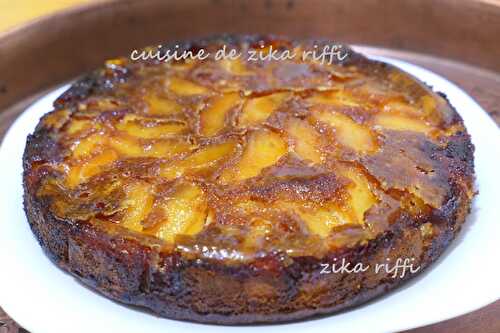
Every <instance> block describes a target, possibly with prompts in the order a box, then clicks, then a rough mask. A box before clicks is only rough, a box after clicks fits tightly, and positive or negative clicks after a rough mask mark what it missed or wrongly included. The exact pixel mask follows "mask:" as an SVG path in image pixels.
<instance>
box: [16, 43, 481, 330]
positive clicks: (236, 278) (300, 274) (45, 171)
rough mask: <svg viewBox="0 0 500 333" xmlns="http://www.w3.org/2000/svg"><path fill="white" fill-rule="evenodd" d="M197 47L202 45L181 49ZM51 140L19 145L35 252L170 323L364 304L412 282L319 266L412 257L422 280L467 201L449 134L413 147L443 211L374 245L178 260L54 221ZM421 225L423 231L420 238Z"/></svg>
mask: <svg viewBox="0 0 500 333" xmlns="http://www.w3.org/2000/svg"><path fill="white" fill-rule="evenodd" d="M273 38H274V37H266V40H273ZM260 39H261V38H260V37H231V38H230V39H229V40H230V41H231V42H232V43H238V42H240V41H244V40H256V41H257V40H260ZM226 40H228V39H226ZM200 43H201V44H200ZM204 43H209V42H207V41H197V42H192V43H188V44H187V45H189V47H192V46H193V45H201V46H203V45H204ZM349 64H358V65H360V66H371V64H375V62H371V61H368V60H366V59H365V58H364V57H362V56H360V55H357V54H354V53H353V55H352V56H351V57H350V59H349ZM374 66H375V65H374ZM376 66H383V67H385V66H387V65H380V64H378V65H376ZM128 75H129V73H128V72H127V70H124V69H120V70H118V71H113V72H105V71H104V72H103V71H98V72H95V73H94V74H92V75H90V76H89V77H87V78H84V79H82V80H81V81H79V82H77V83H75V84H74V85H73V86H72V87H71V88H70V89H69V90H68V91H67V92H66V93H64V94H63V95H62V96H61V97H60V98H59V99H58V100H57V101H56V102H55V103H54V106H55V109H56V110H62V109H71V108H74V107H75V105H76V104H77V103H78V102H79V101H81V100H83V99H85V98H87V97H89V96H91V95H92V94H95V93H96V92H98V91H100V90H106V89H113V87H114V85H115V84H119V82H122V81H125V80H127V77H128ZM449 110H450V111H449V112H450V114H451V116H450V117H449V118H448V122H449V124H455V125H456V124H459V125H460V126H462V125H463V123H462V120H461V118H460V116H459V115H458V114H457V113H456V112H455V111H454V110H453V108H452V107H451V106H449ZM450 126H451V125H450ZM50 131H51V128H48V127H47V126H46V125H44V124H43V123H40V124H39V126H38V127H37V129H36V130H35V132H34V133H33V134H32V135H30V136H29V137H28V141H27V147H26V150H25V154H24V157H23V165H24V190H25V195H24V205H25V211H26V215H27V217H28V221H29V223H30V226H31V229H32V231H33V232H34V234H35V236H36V237H37V239H38V241H39V242H40V244H41V246H42V248H43V249H44V250H45V252H46V253H47V255H48V256H49V257H50V259H51V260H52V261H53V262H54V263H55V264H56V265H57V266H59V267H60V268H61V269H63V270H64V271H66V272H69V273H71V274H72V275H74V276H75V277H76V278H77V279H78V280H80V281H82V282H83V283H84V284H86V285H88V286H90V287H91V288H92V289H94V290H96V291H98V292H100V293H102V294H104V295H106V296H108V297H110V298H112V299H114V300H117V301H120V302H123V303H126V304H131V305H137V306H141V307H145V308H148V309H150V310H151V311H153V312H155V313H157V314H159V315H161V316H165V317H168V318H173V319H180V320H190V321H197V322H205V323H217V324H243V323H260V322H262V323H264V322H267V323H271V322H272V323H276V322H283V321H290V320H298V319H302V318H306V317H310V316H313V315H319V314H328V313H333V312H336V311H339V310H341V309H345V308H347V307H351V306H355V305H357V304H360V303H363V302H365V301H367V300H369V299H372V298H374V297H376V296H378V295H381V294H383V293H386V292H387V291H388V290H390V289H392V288H394V287H396V286H397V285H399V284H400V283H401V282H403V281H404V280H406V279H407V278H409V277H411V276H412V275H411V274H407V275H405V276H404V277H403V278H401V277H399V276H398V277H395V278H393V277H392V274H391V273H388V272H379V273H375V272H374V270H373V269H369V270H367V271H366V272H364V273H355V274H346V273H343V274H333V273H332V274H321V270H322V268H323V266H322V264H325V263H329V264H332V263H334V262H335V261H337V262H338V261H341V260H342V259H345V261H346V262H350V263H363V264H365V265H369V266H370V267H374V266H375V265H376V264H378V263H383V262H385V261H386V260H387V259H390V260H392V261H395V260H396V259H397V258H414V259H415V260H414V261H413V262H412V264H413V266H414V267H420V271H422V270H423V269H425V268H426V267H428V266H429V265H430V264H431V263H432V262H433V261H435V260H436V259H437V258H438V257H439V256H440V255H441V254H442V253H443V251H444V249H445V248H446V247H447V246H448V245H449V243H450V242H451V241H452V240H453V238H454V237H455V236H456V235H457V233H458V232H459V230H460V228H461V226H462V224H463V223H464V221H465V218H466V216H467V214H468V212H469V210H470V205H471V200H472V192H473V185H472V184H473V177H474V169H473V150H474V148H473V145H472V143H471V141H470V137H469V135H468V134H467V133H466V131H465V130H463V131H458V132H457V133H455V134H453V135H451V136H450V137H449V139H448V141H447V142H446V144H445V145H437V144H436V145H435V144H432V143H431V142H429V141H426V140H422V141H421V142H420V143H419V144H418V145H417V148H416V151H417V153H418V154H420V155H421V156H424V157H425V158H427V159H429V160H430V161H433V162H434V163H435V164H436V171H437V172H438V173H439V172H440V173H441V175H440V177H441V178H440V180H439V181H442V182H445V183H443V184H442V186H441V188H443V189H444V190H445V191H446V193H445V194H444V197H445V198H446V199H445V200H444V201H443V203H442V204H441V205H440V206H439V207H431V208H429V207H430V206H428V205H426V209H425V210H423V211H420V212H419V214H417V215H412V214H410V213H409V212H405V211H401V210H398V211H397V213H395V214H392V215H391V216H385V218H386V220H388V221H385V223H383V224H381V228H382V229H381V230H380V232H379V233H377V234H376V235H375V236H374V237H373V239H369V240H368V241H366V242H356V243H355V244H354V245H351V244H349V245H345V246H340V247H337V248H333V249H329V250H328V251H326V252H325V253H320V254H318V255H317V256H316V255H304V256H301V255H299V256H288V255H287V254H285V253H283V252H280V251H271V252H261V253H258V255H255V257H253V258H251V259H249V260H244V261H234V260H233V261H231V260H226V259H225V258H222V259H221V258H218V257H208V256H201V255H198V254H195V255H186V254H185V253H183V252H181V251H178V250H177V249H171V248H170V249H168V248H167V249H165V248H163V247H162V242H161V241H160V240H158V239H155V238H154V237H151V236H147V235H138V234H137V233H134V232H132V231H129V230H126V229H124V228H121V227H120V226H115V225H111V226H106V227H103V226H100V225H96V224H91V223H87V222H86V221H80V220H75V219H70V218H68V219H63V218H60V217H57V216H56V215H55V214H54V212H53V210H52V209H51V203H52V201H51V200H52V199H51V197H50V196H44V197H41V196H39V195H38V192H39V190H40V188H41V186H42V183H43V180H44V179H46V178H47V177H49V176H50V175H52V174H53V173H54V170H52V169H51V168H50V167H48V166H47V162H57V161H59V160H60V159H61V158H62V155H61V147H60V143H59V142H57V141H55V140H54V139H53V136H51V135H50ZM397 138H398V137H397V136H393V137H391V139H392V140H396V139H397ZM399 139H400V140H408V138H406V137H400V138H399ZM387 147H388V148H387V149H389V146H387ZM417 153H415V154H417ZM363 163H364V164H365V166H367V168H368V169H369V170H371V171H374V172H373V173H374V174H376V175H378V176H379V177H381V178H383V177H384V175H383V172H382V171H381V170H380V169H378V160H377V156H371V157H369V158H367V159H366V160H364V161H363ZM370 168H371V169H370ZM378 176H377V177H378ZM375 178H376V177H375ZM395 181H397V180H395ZM424 185H425V182H424ZM389 186H390V184H389ZM390 187H391V188H390V189H388V190H387V193H388V194H390V195H394V196H395V197H397V195H398V194H397V193H395V192H397V190H396V189H394V188H396V187H397V186H390ZM384 190H385V189H384ZM431 201H432V198H429V202H431ZM381 216H382V217H383V215H381ZM389 220H390V221H389ZM429 226H432V227H431V229H432V232H428V227H429ZM200 242H201V241H200ZM186 244H189V241H187V243H186Z"/></svg>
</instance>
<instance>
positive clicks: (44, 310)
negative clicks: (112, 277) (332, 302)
mask: <svg viewBox="0 0 500 333" xmlns="http://www.w3.org/2000/svg"><path fill="white" fill-rule="evenodd" d="M378 59H380V60H383V61H387V62H390V63H393V64H395V65H396V66H398V67H401V68H402V69H404V70H406V71H407V72H409V73H411V74H413V75H414V76H416V77H418V78H420V79H421V80H422V81H424V82H426V83H428V84H429V85H431V86H433V87H434V89H435V90H439V91H442V92H444V93H446V95H447V96H448V98H449V100H450V102H451V103H452V104H453V105H454V106H455V108H456V109H457V111H458V112H459V113H460V115H461V116H462V117H463V119H464V121H465V124H466V126H467V129H468V131H469V133H470V134H471V136H472V141H473V143H474V145H475V146H476V152H475V163H476V173H477V184H476V185H477V189H478V190H479V195H478V196H477V197H476V198H475V200H474V203H473V210H472V213H471V215H470V216H469V218H468V221H467V222H466V224H465V226H464V228H463V230H462V232H461V234H460V235H459V237H458V239H456V240H455V242H454V243H453V244H452V245H451V246H450V248H448V250H447V251H446V253H445V254H444V255H443V256H442V257H441V258H440V260H439V261H438V262H436V263H435V264H434V265H432V267H431V268H430V269H428V270H427V271H426V272H424V273H423V274H421V275H420V276H418V277H416V278H415V279H413V280H412V281H410V282H409V283H407V284H405V285H403V286H402V287H400V288H398V289H397V290H395V291H393V292H391V293H389V294H388V295H385V296H383V297H381V298H378V299H376V300H374V301H372V302H369V303H368V304H365V305H363V306H359V307H356V308H354V309H352V310H349V311H344V312H341V313H339V314H335V315H331V316H328V317H322V318H319V319H312V320H307V321H302V322H297V323H290V324H283V325H259V326H240V327H221V326H214V325H202V324H193V323H188V322H181V321H175V320H168V319H163V318H158V317H156V316H154V315H151V314H148V313H146V312H142V311H138V310H135V309H131V308H129V307H126V306H123V305H121V304H118V303H115V302H113V301H110V300H109V299H107V298H105V297H103V296H100V295H98V294H96V293H94V292H93V291H91V290H89V289H88V288H85V287H84V286H83V285H81V284H80V283H79V282H77V280H76V279H74V278H73V277H71V276H70V275H68V274H66V273H64V272H63V271H61V270H59V269H58V268H57V267H56V266H55V265H54V264H52V263H51V262H50V261H49V259H48V258H47V257H46V256H45V255H44V253H43V252H42V249H41V248H40V246H39V245H38V242H37V241H36V240H35V238H34V236H33V235H32V233H31V231H30V229H29V226H28V223H27V221H26V217H25V214H24V211H23V205H22V195H23V189H22V185H21V184H22V175H21V173H22V163H21V158H22V154H23V151H24V146H25V141H26V136H27V135H28V134H29V133H31V132H33V129H34V128H35V125H36V124H37V123H38V120H39V118H40V116H42V115H43V114H44V113H45V112H48V111H50V110H51V103H52V101H53V100H54V99H55V98H56V97H58V95H60V94H61V93H62V92H63V91H64V90H65V89H66V88H67V87H63V88H61V89H58V90H56V91H54V92H52V93H50V94H48V95H47V96H45V97H44V98H42V99H40V100H39V101H38V102H36V103H35V104H34V105H32V106H31V107H30V108H28V109H27V110H26V112H24V113H23V114H22V115H21V116H20V117H19V118H18V119H17V121H16V122H15V123H14V125H13V126H12V127H11V128H10V130H9V131H8V133H7V135H6V137H5V139H4V142H3V144H2V147H1V149H0V186H1V187H2V189H1V191H0V264H1V268H0V305H1V306H2V307H3V308H4V310H5V311H6V312H7V313H8V314H9V315H10V316H12V317H13V318H14V319H15V320H16V321H17V322H19V324H20V325H22V326H23V327H25V328H26V329H28V330H29V331H31V332H32V333H53V332H72V333H79V332H82V333H87V332H93V331H99V332H117V333H118V332H119V333H137V332H145V333H150V332H151V333H156V332H158V333H159V332H161V333H164V332H169V333H176V332H182V333H185V332H190V331H193V332H207V333H208V332H214V333H230V332H240V333H243V332H256V331H258V332H259V333H270V332H283V330H286V331H287V332H289V333H292V332H304V331H305V330H307V331H308V332H328V331H331V330H333V329H334V330H335V331H336V332H346V333H347V332H366V331H367V330H369V331H370V332H391V331H400V330H404V329H409V328H413V327H418V326H423V325H427V324H431V323H435V322H438V321H442V320H445V319H449V318H452V317H455V316H459V315H462V314H465V313H467V312H470V311H473V310H476V309H478V308H480V307H482V306H485V305H487V304H489V303H492V302H494V301H496V300H497V299H499V298H500V282H499V281H500V266H499V261H498V254H499V246H500V220H499V215H498V209H499V203H500V201H499V198H500V190H499V189H500V177H499V176H498V172H499V171H498V170H499V166H500V131H499V129H498V128H497V126H496V125H495V123H494V122H493V121H492V119H490V118H489V116H488V115H487V114H486V113H485V112H484V111H483V110H482V109H481V107H480V106H479V105H478V104H477V103H476V102H474V101H473V100H472V99H471V98H470V97H469V96H467V95H466V94H465V93H464V92H463V91H462V90H461V89H459V88H458V87H457V86H455V85H454V84H452V83H450V82H449V81H447V80H445V79H444V78H442V77H440V76H438V75H436V74H434V73H432V72H429V71H427V70H425V69H423V68H420V67H417V66H414V65H410V64H408V63H404V62H401V61H395V60H390V59H385V58H378Z"/></svg>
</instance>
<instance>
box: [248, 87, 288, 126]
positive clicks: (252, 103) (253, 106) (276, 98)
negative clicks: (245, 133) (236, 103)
mask: <svg viewBox="0 0 500 333" xmlns="http://www.w3.org/2000/svg"><path fill="white" fill-rule="evenodd" d="M289 96H290V93H287V92H282V93H275V94H271V95H267V96H262V97H256V98H252V99H250V100H248V101H247V102H246V103H245V106H244V107H243V110H242V112H241V114H240V117H239V125H240V126H242V127H246V126H250V125H257V124H259V123H262V122H263V121H265V120H266V119H267V118H268V117H269V116H270V115H271V113H273V112H274V110H276V109H277V108H278V107H279V106H280V105H281V103H283V102H284V101H285V99H286V98H288V97H289Z"/></svg>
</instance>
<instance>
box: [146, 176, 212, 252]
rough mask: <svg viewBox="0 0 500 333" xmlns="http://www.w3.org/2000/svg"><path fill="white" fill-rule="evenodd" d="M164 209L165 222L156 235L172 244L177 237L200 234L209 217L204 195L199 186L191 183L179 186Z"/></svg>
mask: <svg viewBox="0 0 500 333" xmlns="http://www.w3.org/2000/svg"><path fill="white" fill-rule="evenodd" d="M162 209H163V213H164V214H163V215H164V217H165V220H164V221H162V222H161V223H160V225H159V227H158V228H157V229H156V231H155V235H156V236H157V237H159V238H161V239H163V240H165V241H167V242H170V243H171V242H173V241H174V239H175V236H176V235H179V234H184V235H194V234H196V233H198V232H199V231H200V230H201V229H202V228H203V225H204V223H205V220H206V217H207V202H206V199H205V196H204V193H203V191H202V189H201V188H200V187H199V186H197V185H195V184H191V183H184V184H180V185H178V186H177V188H176V189H175V191H174V193H173V194H172V196H171V197H170V198H168V199H167V200H166V202H165V204H164V205H163V206H162Z"/></svg>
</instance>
